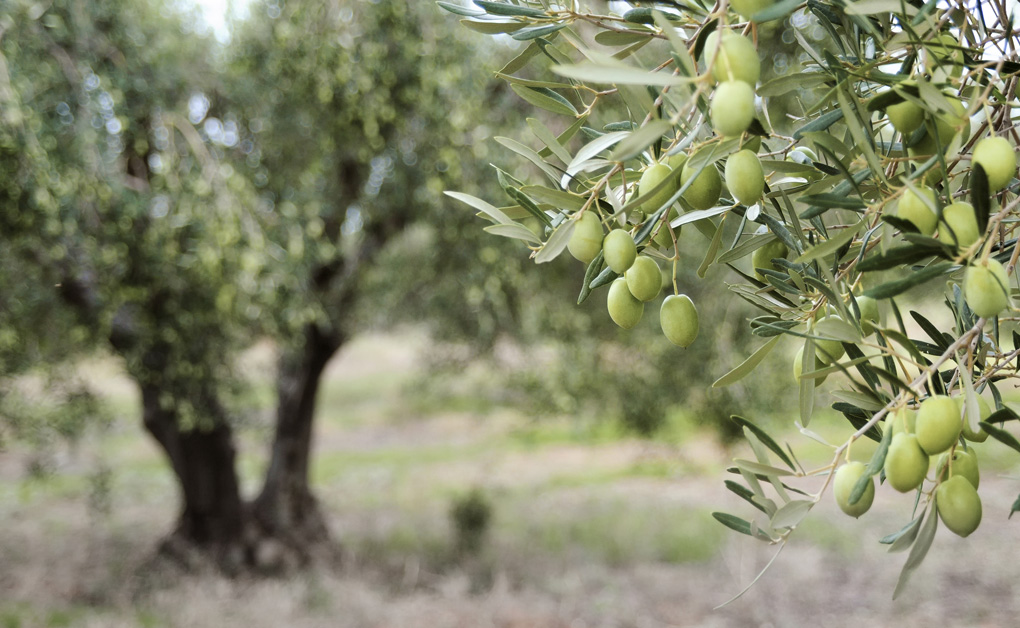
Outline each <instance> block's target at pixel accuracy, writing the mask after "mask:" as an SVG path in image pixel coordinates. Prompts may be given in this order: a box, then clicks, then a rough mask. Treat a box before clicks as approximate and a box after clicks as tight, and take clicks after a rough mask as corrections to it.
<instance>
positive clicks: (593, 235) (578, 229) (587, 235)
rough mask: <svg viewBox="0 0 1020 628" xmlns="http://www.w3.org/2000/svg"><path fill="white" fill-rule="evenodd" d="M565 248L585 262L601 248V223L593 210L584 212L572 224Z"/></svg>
mask: <svg viewBox="0 0 1020 628" xmlns="http://www.w3.org/2000/svg"><path fill="white" fill-rule="evenodd" d="M567 250H568V251H570V254H571V255H573V256H574V257H575V258H577V259H578V260H580V261H582V262H584V263H585V264H588V263H591V261H592V260H593V259H595V256H596V255H598V254H599V251H601V250H602V223H601V222H599V217H598V215H597V214H596V213H595V212H593V211H588V212H585V213H584V214H582V215H581V217H580V218H579V219H578V221H577V225H575V226H574V232H573V233H571V234H570V241H569V242H567Z"/></svg>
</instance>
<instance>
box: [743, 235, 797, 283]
mask: <svg viewBox="0 0 1020 628" xmlns="http://www.w3.org/2000/svg"><path fill="white" fill-rule="evenodd" d="M789 252H790V249H788V248H786V245H785V244H783V241H782V240H779V239H775V240H773V241H772V242H769V243H768V244H766V245H765V246H763V247H761V248H760V249H755V251H754V253H751V268H753V269H754V278H755V279H757V280H758V281H765V275H763V274H761V273H760V272H758V269H759V268H766V269H768V270H779V269H778V268H777V267H776V265H775V264H774V263H773V262H772V260H774V259H786V255H787V254H788V253H789Z"/></svg>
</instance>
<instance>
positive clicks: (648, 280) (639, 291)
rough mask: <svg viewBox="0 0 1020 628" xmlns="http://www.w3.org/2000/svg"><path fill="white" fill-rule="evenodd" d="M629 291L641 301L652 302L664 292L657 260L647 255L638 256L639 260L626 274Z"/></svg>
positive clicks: (635, 261)
mask: <svg viewBox="0 0 1020 628" xmlns="http://www.w3.org/2000/svg"><path fill="white" fill-rule="evenodd" d="M624 279H626V281H627V289H629V290H630V293H631V294H632V295H634V298H636V299H637V300H639V301H651V300H652V299H654V298H655V297H657V296H659V292H661V291H662V273H661V272H660V271H659V265H658V264H656V263H655V260H653V259H652V258H650V257H648V256H647V255H638V256H637V259H635V260H634V263H633V264H632V265H631V267H630V268H628V269H627V272H626V273H625V274H624Z"/></svg>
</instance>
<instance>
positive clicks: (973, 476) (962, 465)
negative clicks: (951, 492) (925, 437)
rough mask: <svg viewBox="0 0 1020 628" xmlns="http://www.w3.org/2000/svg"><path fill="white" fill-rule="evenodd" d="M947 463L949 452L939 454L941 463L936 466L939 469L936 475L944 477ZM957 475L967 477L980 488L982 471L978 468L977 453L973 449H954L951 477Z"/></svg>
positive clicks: (950, 470)
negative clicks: (943, 473)
mask: <svg viewBox="0 0 1020 628" xmlns="http://www.w3.org/2000/svg"><path fill="white" fill-rule="evenodd" d="M947 463H949V452H946V453H944V454H942V455H941V456H939V463H938V466H937V467H936V468H937V469H938V470H937V471H936V472H935V475H936V477H942V472H943V471H944V470H945V469H946V464H947ZM956 475H959V476H961V477H963V478H966V479H967V481H968V482H970V483H971V486H973V487H974V488H980V485H981V471H980V470H979V469H978V462H977V454H976V453H974V450H973V449H968V450H966V451H964V450H963V449H960V448H959V447H957V448H956V450H955V451H953V462H952V463H950V464H949V477H953V476H956Z"/></svg>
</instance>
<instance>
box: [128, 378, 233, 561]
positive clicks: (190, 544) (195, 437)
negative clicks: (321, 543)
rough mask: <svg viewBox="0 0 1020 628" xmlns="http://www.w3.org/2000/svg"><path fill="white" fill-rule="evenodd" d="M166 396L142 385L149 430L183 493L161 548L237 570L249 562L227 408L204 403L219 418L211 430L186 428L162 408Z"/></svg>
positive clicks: (159, 390) (214, 421)
mask: <svg viewBox="0 0 1020 628" xmlns="http://www.w3.org/2000/svg"><path fill="white" fill-rule="evenodd" d="M164 393H165V391H163V390H162V389H161V388H160V387H159V386H158V385H153V384H143V385H142V412H143V418H144V423H145V428H146V430H148V432H149V434H151V435H152V437H153V438H154V439H155V440H156V442H157V443H159V445H160V446H161V447H162V448H163V451H164V452H165V453H166V456H167V458H168V459H169V461H170V466H171V468H172V469H173V471H174V475H176V476H177V482H178V486H179V487H180V490H181V514H180V516H179V518H178V521H177V526H176V528H175V530H174V532H173V533H172V534H171V535H170V537H169V538H168V539H167V540H166V541H165V542H164V544H163V548H162V549H163V550H164V551H165V552H167V553H170V554H172V555H174V556H175V557H176V558H180V559H182V560H185V561H186V562H189V563H190V562H192V558H193V557H194V552H193V551H192V550H194V549H197V550H199V552H201V553H204V554H206V555H208V556H210V557H212V558H213V559H214V560H215V561H216V563H217V564H218V566H220V567H221V568H223V569H225V570H227V571H228V572H234V571H237V570H238V569H239V568H241V566H242V565H243V564H244V563H245V562H246V561H248V560H250V559H249V556H248V554H249V552H247V551H246V547H245V539H246V537H248V536H249V535H246V534H245V519H246V516H245V507H244V503H243V502H242V500H241V492H240V486H239V483H238V479H237V472H236V469H235V466H234V459H235V450H234V441H233V431H232V430H231V428H230V425H229V423H228V422H227V421H226V417H225V416H222V414H223V409H222V408H221V407H220V406H219V405H218V403H216V402H215V401H210V400H205V403H206V405H207V406H209V409H210V410H211V411H212V412H213V413H215V414H217V415H219V416H215V417H212V418H213V419H214V420H213V424H212V426H211V427H201V426H200V427H195V428H193V429H191V430H182V429H181V428H180V424H179V419H178V417H177V415H176V413H175V411H174V410H173V409H170V410H167V409H165V408H163V407H162V405H161V404H160V396H161V395H162V394H164Z"/></svg>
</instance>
